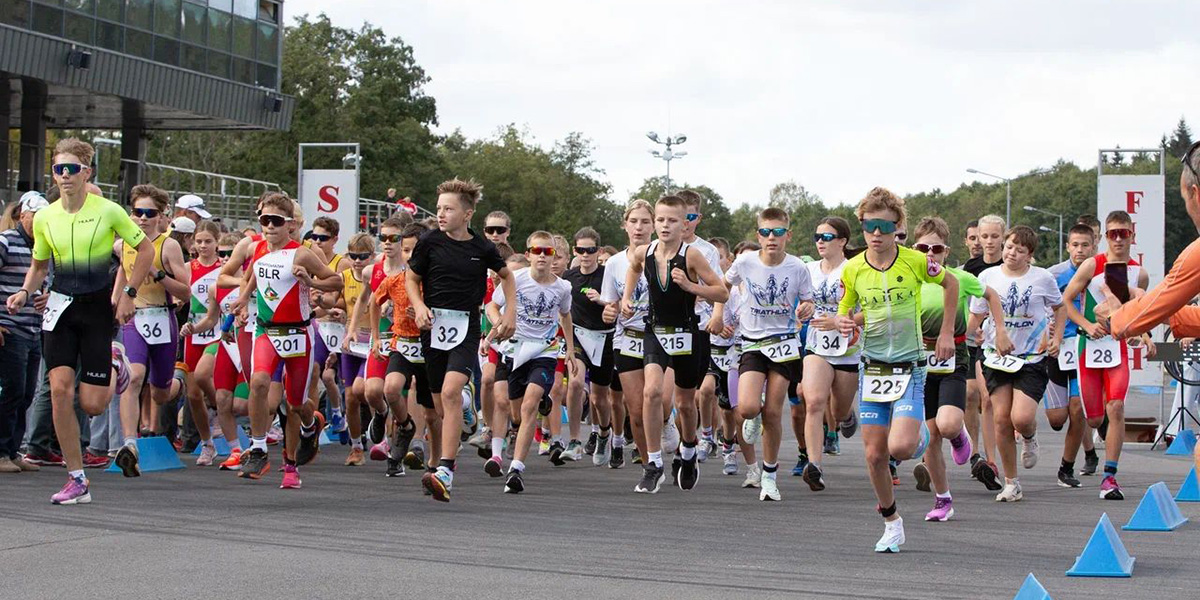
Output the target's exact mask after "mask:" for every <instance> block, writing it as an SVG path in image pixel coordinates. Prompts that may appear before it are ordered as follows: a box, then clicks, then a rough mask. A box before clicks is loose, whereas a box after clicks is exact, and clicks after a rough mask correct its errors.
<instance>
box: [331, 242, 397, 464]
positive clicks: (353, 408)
mask: <svg viewBox="0 0 1200 600" xmlns="http://www.w3.org/2000/svg"><path fill="white" fill-rule="evenodd" d="M392 229H394V228H389V231H387V232H384V231H383V229H382V227H381V228H380V235H379V238H380V240H381V241H382V245H383V246H384V247H389V246H391V245H394V243H393V242H392V241H391V240H393V239H395V235H396V232H395V231H394V230H392ZM353 241H354V245H353V246H349V245H347V250H348V256H349V258H350V268H349V269H346V270H345V271H342V294H341V303H340V304H339V306H340V307H343V310H344V311H345V315H346V319H347V321H348V322H347V323H346V333H345V335H344V336H343V337H342V343H341V353H340V354H339V356H338V372H339V373H340V375H341V379H342V385H343V386H344V387H345V397H346V430H347V431H348V432H349V437H350V453H349V454H347V455H346V462H345V463H344V464H345V465H346V466H347V467H361V466H363V465H365V464H367V457H366V454H365V453H364V451H363V447H364V443H365V442H364V439H365V438H364V436H363V422H362V405H363V402H365V401H366V399H367V397H366V385H367V381H366V373H367V371H366V368H367V356H368V355H369V354H370V353H371V325H370V322H369V321H370V316H369V315H364V314H363V313H364V312H365V308H366V305H365V304H363V303H362V300H363V299H364V298H367V297H369V296H370V294H371V288H370V286H369V285H367V281H368V277H369V276H370V274H369V272H368V269H370V270H373V269H374V265H375V264H378V263H374V264H372V261H373V260H374V259H375V241H374V240H372V239H371V238H370V236H367V237H366V239H363V238H360V237H358V236H357V235H356V236H355V239H354V240H353ZM380 399H381V400H382V398H380ZM376 410H379V411H383V410H385V407H384V406H383V405H382V402H380V403H379V405H378V406H373V407H372V413H374V411H376ZM375 441H376V442H378V441H379V440H378V439H377V440H375Z"/></svg>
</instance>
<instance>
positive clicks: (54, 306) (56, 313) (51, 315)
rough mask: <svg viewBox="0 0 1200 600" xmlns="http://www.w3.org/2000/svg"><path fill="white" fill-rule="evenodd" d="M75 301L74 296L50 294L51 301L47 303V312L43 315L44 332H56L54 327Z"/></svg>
mask: <svg viewBox="0 0 1200 600" xmlns="http://www.w3.org/2000/svg"><path fill="white" fill-rule="evenodd" d="M74 301H75V298H74V297H73V296H68V295H66V294H60V293H58V292H50V300H49V301H48V302H47V303H46V312H44V313H42V330H43V331H54V326H55V325H57V324H58V318H59V317H61V316H62V314H63V311H65V310H67V307H68V306H70V305H71V303H72V302H74Z"/></svg>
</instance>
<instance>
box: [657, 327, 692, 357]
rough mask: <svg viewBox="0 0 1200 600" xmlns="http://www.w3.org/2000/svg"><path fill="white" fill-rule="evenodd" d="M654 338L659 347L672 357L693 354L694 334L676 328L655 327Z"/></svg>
mask: <svg viewBox="0 0 1200 600" xmlns="http://www.w3.org/2000/svg"><path fill="white" fill-rule="evenodd" d="M654 338H655V339H656V340H658V345H660V346H662V349H663V350H664V351H665V352H666V353H667V354H669V355H671V356H687V355H689V354H691V353H692V332H691V330H688V329H680V328H676V327H655V328H654Z"/></svg>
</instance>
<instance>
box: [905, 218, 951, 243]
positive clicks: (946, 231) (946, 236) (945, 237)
mask: <svg viewBox="0 0 1200 600" xmlns="http://www.w3.org/2000/svg"><path fill="white" fill-rule="evenodd" d="M931 233H932V234H933V235H936V236H938V237H940V238H942V241H943V242H949V241H950V226H949V225H946V222H945V221H943V220H942V218H941V217H925V218H924V219H921V221H920V222H919V223H917V228H916V229H915V230H913V240H919V239H921V238H923V237H925V236H927V235H929V234H931Z"/></svg>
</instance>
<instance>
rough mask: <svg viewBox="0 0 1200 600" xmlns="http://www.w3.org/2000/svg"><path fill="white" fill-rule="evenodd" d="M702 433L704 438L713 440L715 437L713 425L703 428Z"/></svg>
mask: <svg viewBox="0 0 1200 600" xmlns="http://www.w3.org/2000/svg"><path fill="white" fill-rule="evenodd" d="M700 435H701V436H702V437H704V439H706V440H711V439H712V437H713V428H712V427H704V428H701V429H700Z"/></svg>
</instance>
